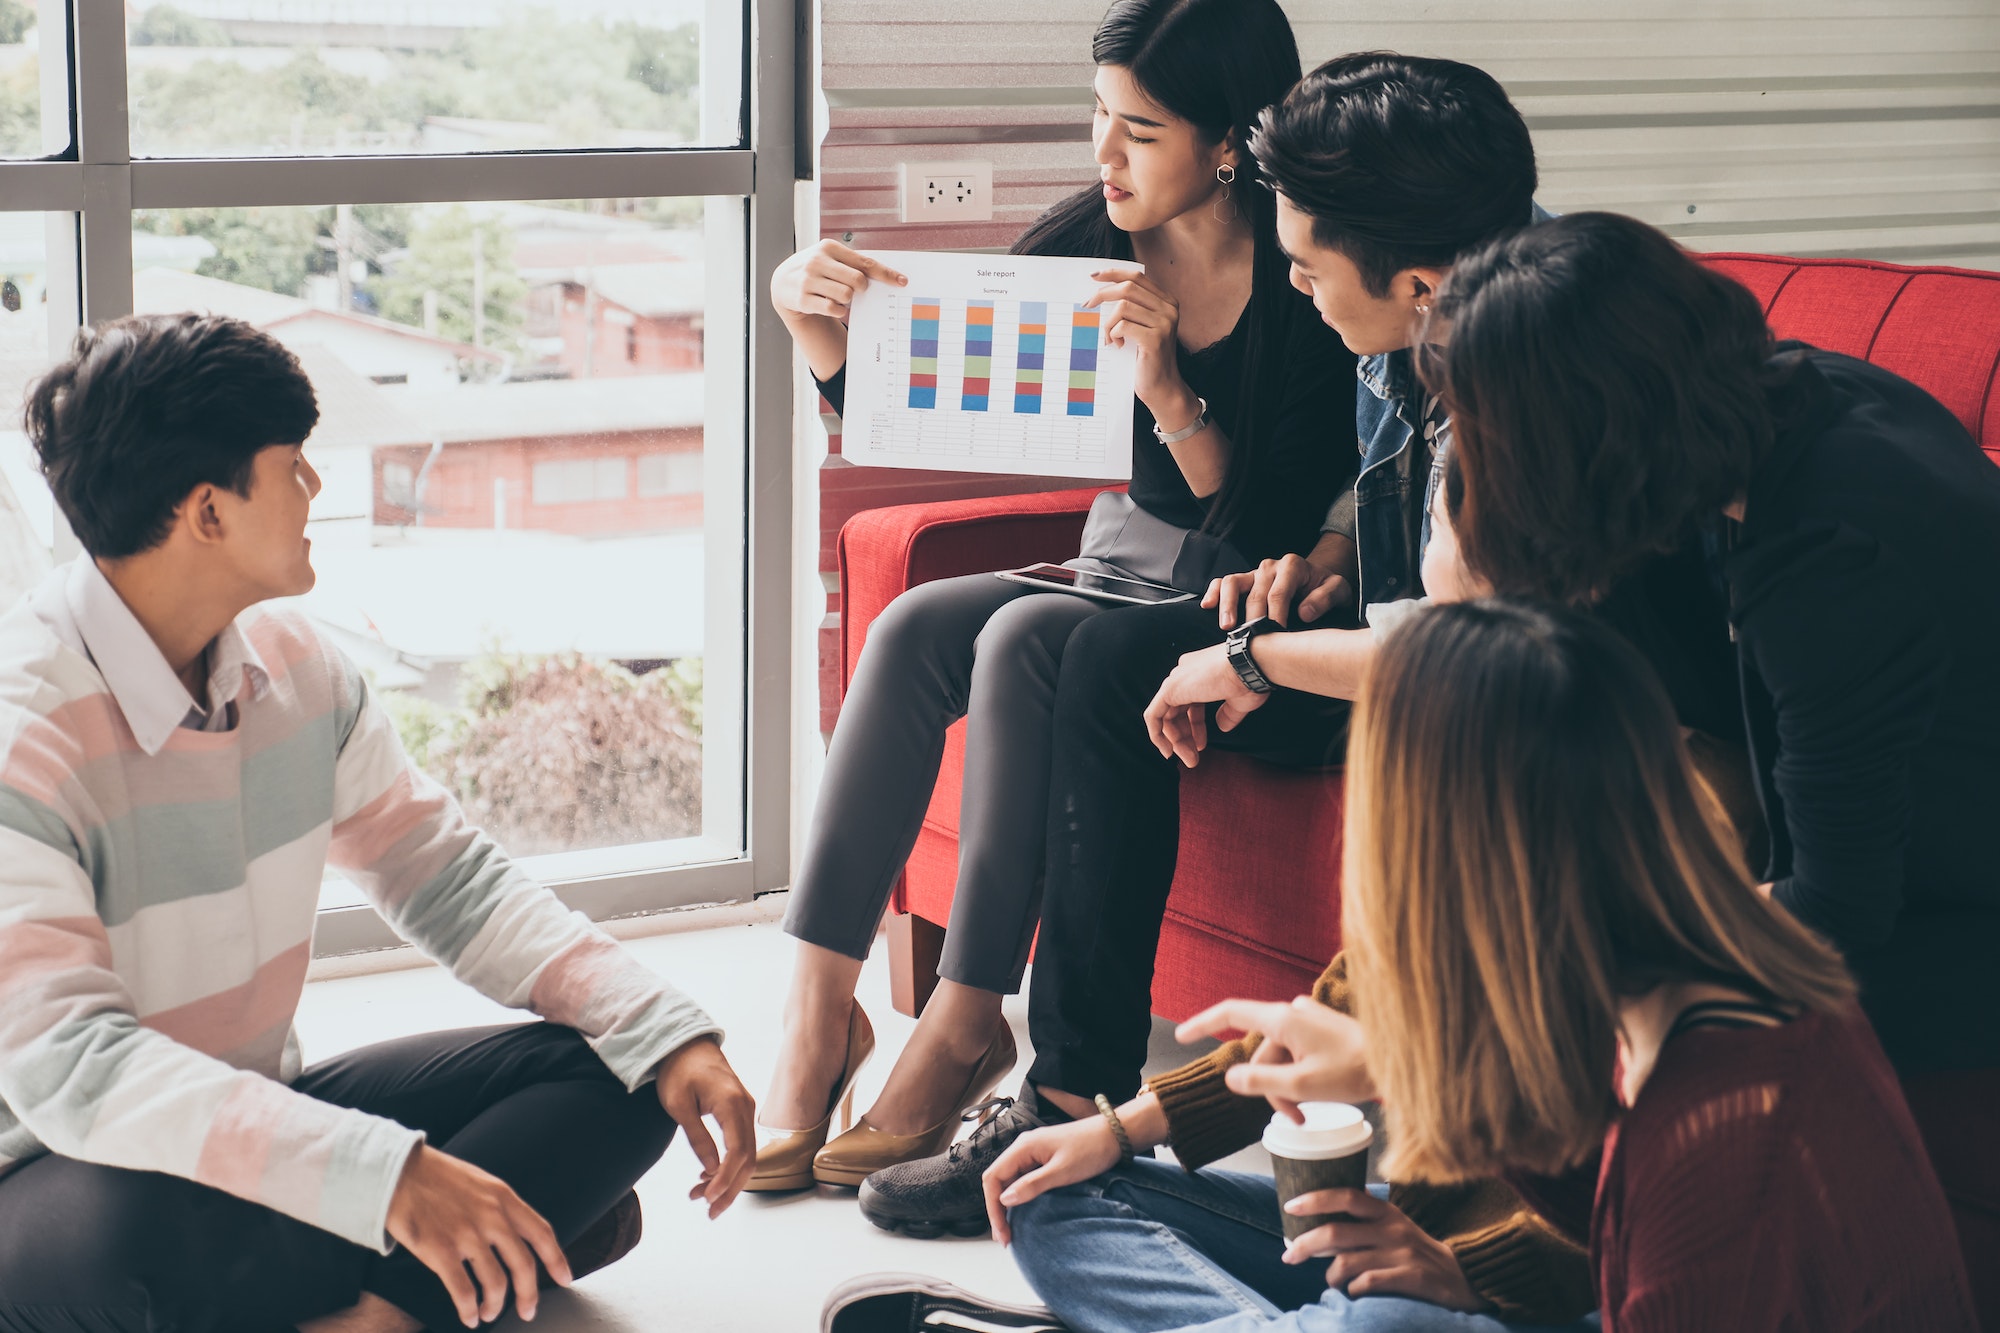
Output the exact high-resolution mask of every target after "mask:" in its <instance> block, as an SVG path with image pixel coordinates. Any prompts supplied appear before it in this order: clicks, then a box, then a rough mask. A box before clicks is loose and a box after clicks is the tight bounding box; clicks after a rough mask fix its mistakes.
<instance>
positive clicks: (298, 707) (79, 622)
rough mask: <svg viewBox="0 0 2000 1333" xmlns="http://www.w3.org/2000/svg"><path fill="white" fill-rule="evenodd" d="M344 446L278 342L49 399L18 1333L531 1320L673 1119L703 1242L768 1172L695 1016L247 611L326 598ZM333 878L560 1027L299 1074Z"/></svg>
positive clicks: (11, 1213)
mask: <svg viewBox="0 0 2000 1333" xmlns="http://www.w3.org/2000/svg"><path fill="white" fill-rule="evenodd" d="M318 416H319V411H318V407H317V405H316V403H315V401H314V397H313V391H312V386H311V385H310V383H308V382H307V380H306V377H305V374H304V372H303V371H302V370H301V369H300V367H299V363H298V361H297V360H296V359H295V358H294V357H293V356H292V354H291V353H290V352H289V351H287V350H286V349H285V348H284V347H283V346H281V345H280V344H279V343H277V342H276V341H274V340H273V339H271V338H270V337H268V336H267V335H265V334H262V333H259V332H257V331H256V330H254V329H252V328H251V327H250V326H249V325H247V324H243V323H241V322H238V321H235V320H228V319H220V318H214V317H206V316H194V315H177V316H153V317H146V318H135V319H127V320H121V321H118V322H116V323H112V324H109V325H106V326H104V327H101V328H98V329H94V330H87V331H85V332H84V333H83V334H82V335H81V336H80V337H79V338H78V341H77V346H76V351H75V354H74V356H73V357H72V358H71V359H70V360H69V361H67V362H65V363H64V364H62V365H60V366H58V367H57V368H56V369H55V370H53V371H52V372H50V374H49V375H48V376H47V377H46V378H44V379H43V380H42V381H41V382H40V383H39V384H38V385H37V386H36V387H35V388H34V389H33V391H32V392H31V393H30V395H29V399H28V406H27V430H28V435H29V438H30V440H31V441H32V442H33V443H34V446H35V448H36V450H37V451H38V452H39V454H40V458H41V465H42V469H43V472H44V474H45V475H46V476H47V478H48V481H49V485H50V488H51V489H52V490H53V491H54V493H55V497H56V501H57V503H58V504H59V505H61V507H62V510H63V513H64V515H65V516H66V517H67V518H68V520H69V522H70V525H71V527H72V528H73V529H74V530H75V532H76V534H77V537H78V539H79V540H80V541H81V542H82V544H83V547H84V550H85V552H86V555H85V556H84V557H82V558H80V559H78V560H76V561H74V562H73V563H71V564H69V565H67V566H65V567H63V568H61V569H58V570H57V571H55V573H54V574H52V575H51V576H50V577H49V579H48V580H47V581H46V582H45V583H44V584H43V585H42V586H41V587H40V588H39V589H37V590H36V591H35V592H33V593H31V594H30V595H29V596H28V597H26V598H24V599H23V600H22V601H21V602H20V603H18V604H17V605H16V606H15V607H14V608H13V609H12V610H11V611H10V612H8V613H7V614H6V615H5V616H4V617H0V867H4V869H0V1330H16V1329H30V1328H32V1329H42V1328H47V1327H54V1326H58V1325H59V1326H61V1327H63V1328H65V1329H85V1330H99V1329H102V1330H124V1329H134V1330H137V1329H151V1328H161V1327H174V1328H187V1329H210V1328H231V1327H246V1328H247V1327H266V1328H269V1327H281V1326H286V1325H300V1326H303V1327H305V1328H307V1329H309V1330H320V1331H324V1330H334V1329H338V1330H343V1331H346V1330H354V1331H355V1333H360V1331H362V1330H368V1331H371V1333H372V1331H373V1330H382V1331H383V1333H400V1331H402V1330H413V1329H416V1328H418V1327H420V1326H422V1327H429V1328H434V1329H435V1328H444V1327H449V1326H450V1325H451V1324H452V1323H453V1322H454V1321H456V1322H462V1323H463V1324H465V1325H466V1326H467V1327H476V1326H477V1325H478V1324H479V1322H480V1321H481V1320H493V1319H496V1318H498V1317H499V1316H500V1315H501V1314H502V1313H503V1312H504V1311H505V1310H506V1309H508V1308H510V1307H511V1308H513V1309H514V1310H516V1311H517V1312H518V1313H519V1314H521V1315H522V1316H523V1317H524V1318H532V1317H533V1315H534V1312H535V1306H536V1296H537V1287H538V1278H539V1277H540V1276H541V1274H540V1273H538V1267H539V1268H544V1269H546V1276H547V1277H548V1278H549V1279H551V1280H553V1281H554V1282H556V1283H559V1284H567V1283H568V1282H569V1281H571V1280H572V1278H573V1276H574V1275H575V1274H577V1273H579V1272H581V1271H585V1270H587V1269H588V1268H590V1267H593V1266H601V1264H602V1263H604V1262H608V1261H609V1259H610V1258H613V1257H616V1255H617V1254H618V1253H622V1252H623V1251H624V1250H628V1249H629V1248H630V1247H631V1245H632V1244H633V1243H635V1242H636V1239H637V1221H638V1215H637V1202H638V1201H637V1198H636V1197H635V1196H634V1195H632V1193H631V1190H632V1186H633V1184H634V1182H636V1181H637V1180H638V1179H639V1178H640V1177H641V1176H642V1175H644V1174H645V1172H646V1171H647V1170H648V1169H649V1168H651V1167H652V1165H653V1164H654V1163H655V1162H656V1161H658V1160H659V1157H660V1154H661V1153H662V1152H663V1151H665V1149H666V1146H667V1143H668V1141H669V1140H670V1139H671V1138H672V1136H673V1133H674V1130H675V1128H676V1126H679V1127H681V1128H683V1129H685V1130H686V1131H687V1134H688V1138H689V1142H690V1144H691V1146H692V1147H693V1148H694V1150H695V1153H696V1155H697V1156H698V1157H699V1158H700V1159H701V1161H702V1163H703V1168H704V1169H703V1172H702V1178H701V1182H700V1184H699V1185H697V1186H696V1188H695V1190H694V1192H693V1194H692V1195H691V1197H698V1198H702V1199H705V1200H706V1202H707V1205H708V1209H709V1213H710V1215H711V1216H714V1215H716V1214H718V1213H720V1212H721V1211H722V1210H723V1209H724V1208H727V1207H728V1206H729V1204H730V1203H731V1202H732V1201H733V1200H734V1199H735V1197H736V1194H737V1192H738V1191H739V1190H740V1189H741V1188H742V1186H743V1184H744V1181H745V1179H746V1178H747V1176H748V1174H749V1171H750V1169H751V1167H752V1165H753V1163H754V1144H753V1139H754V1131H753V1129H752V1122H753V1107H752V1103H751V1099H750V1096H749V1094H748V1093H746V1092H745V1091H744V1089H743V1086H742V1084H741V1083H739V1082H738V1081H737V1078H736V1075H735V1073H734V1072H733V1071H732V1070H731V1069H730V1067H729V1062H728V1061H727V1060H726V1059H725V1058H724V1056H723V1054H722V1051H721V1047H720V1040H721V1032H720V1030H719V1029H718V1028H717V1027H716V1025H715V1023H714V1022H713V1021H711V1020H710V1019H709V1017H708V1015H707V1014H705V1013H703V1012H702V1011H701V1009H700V1008H698V1007H697V1006H696V1005H695V1004H694V1003H693V1002H692V1001H690V1000H689V999H688V998H686V997H685V996H683V995H681V994H680V993H679V992H677V991H675V990H674V989H673V988H672V987H670V986H668V985H666V984H665V983H664V982H662V981H661V980H659V979H658V978H657V977H654V976H653V975H652V974H650V973H649V972H648V971H646V969H644V968H643V967H641V966H640V965H639V964H638V963H637V962H636V961H634V960H633V959H632V958H630V957H629V956H628V955H626V954H625V953H624V952H623V951H622V950H621V949H620V947H619V946H618V945H617V944H616V943H614V942H613V941H612V940H611V939H610V938H609V937H608V936H606V935H604V934H603V933H602V932H600V931H598V930H597V929H596V928H595V927H593V926H592V925H590V923H589V922H588V921H586V920H585V919H584V918H583V917H581V916H579V915H577V914H575V913H572V912H570V911H568V910H567V909H565V908H564V907H563V906H562V905H561V904H560V903H559V902H558V901H557V900H556V898H555V897H554V895H552V894H551V893H549V891H548V890H547V889H544V888H542V887H540V886H538V885H536V884H535V883H533V882H532V881H531V880H529V879H528V878H527V876H525V875H524V874H522V873H521V871H520V870H518V869H517V868H516V867H515V866H514V865H513V864H512V863H511V862H510V861H509V860H508V859H507V857H506V855H505V854H504V853H503V852H502V851H501V850H500V849H499V848H498V847H497V846H495V845H494V844H493V842H492V841H491V840H490V839H489V838H487V837H486V836H485V835H484V834H482V833H481V832H480V831H479V830H477V829H475V828H473V827H471V826H470V825H469V824H467V822H466V820H465V817H464V815H463V814H462V813H461V812H460V810H459V808H458V806H457V805H456V803H454V802H453V800H452V799H451V797H450V796H449V795H447V794H446V793H445V791H444V790H443V789H442V788H440V787H439V786H438V785H437V784H436V783H434V782H433V781H431V780H430V779H429V778H428V777H426V776H425V775H424V774H423V773H422V772H421V771H420V770H419V769H418V768H417V767H416V766H415V765H414V764H412V763H411V761H410V760H409V758H408V757H407V756H406V755H405V754H404V752H403V749H402V746H401V744H400V743H399V742H398V740H397V737H396V731H395V728H394V727H393V726H392V725H391V723H390V721H389V718H388V716H387V714H386V713H385V712H384V711H383V709H382V707H381V705H380V703H379V702H378V701H377V700H376V699H375V698H374V696H373V694H372V692H371V691H370V689H369V687H368V684H367V682H366V680H365V679H364V678H363V676H362V674H361V672H360V671H359V670H358V669H356V667H355V666H354V664H353V663H352V662H350V661H348V660H347V658H345V657H344V656H342V654H341V653H340V651H339V650H338V649H337V648H336V647H334V646H333V645H332V644H331V643H329V642H328V641H327V640H326V639H325V638H323V637H322V636H321V635H320V634H319V633H318V632H317V631H316V630H315V628H314V627H313V625H312V624H311V622H309V621H307V620H306V619H305V618H303V617H302V616H299V615H297V614H295V613H292V612H288V611H278V610H273V609H268V608H266V609H256V608H257V604H258V603H260V602H264V601H266V600H268V599H270V598H274V597H285V596H295V595H297V594H300V593H303V592H306V591H307V590H309V589H310V588H311V587H312V586H313V581H314V574H313V568H312V562H311V543H310V542H309V541H308V540H307V539H306V536H305V526H306V514H307V509H308V507H309V505H310V502H311V500H312V498H313V496H314V495H315V494H316V493H317V492H318V491H319V486H320V483H319V478H318V476H317V474H315V473H314V471H313V468H312V465H311V464H310V463H309V462H307V461H306V458H305V456H304V450H303V444H302V441H304V440H305V438H306V436H307V435H308V434H309V433H310V432H311V430H312V428H313V426H314V424H315V423H316V422H317V420H318ZM328 863H331V864H333V865H335V866H338V867H339V868H340V869H342V870H343V871H344V872H346V873H347V875H348V876H349V877H350V878H352V879H353V880H354V881H355V883H357V884H358V885H360V886H361V887H362V889H363V890H364V891H365V892H366V893H367V895H368V897H369V900H370V901H371V902H372V903H373V904H374V905H375V907H376V909H377V910H378V911H380V912H381V913H382V915H383V917H384V918H385V919H386V920H387V921H388V922H389V923H390V925H391V926H393V927H394V928H395V929H396V931H397V932H398V933H399V934H401V935H402V936H403V937H404V938H406V939H408V940H410V941H411V942H412V943H414V944H416V945H417V946H418V947H419V948H421V949H422V950H424V951H425V952H426V953H428V954H429V955H431V956H432V957H434V958H436V959H437V960H438V961H439V962H440V963H442V964H444V965H445V966H446V967H449V968H450V969H451V970H452V972H453V974H454V975H455V976H457V977H458V978H459V979H460V980H461V981H464V982H465V983H466V984H468V985H470V986H472V987H474V988H475V989H477V990H479V991H480V992H482V993H483V994H485V995H487V996H490V997H491V998H493V999H495V1000H498V1001H500V1002H502V1003H504V1004H507V1005H510V1006H515V1007H519V1008H526V1009H530V1010H532V1011H534V1012H535V1013H537V1014H539V1015H541V1017H542V1018H543V1019H544V1020H546V1021H544V1022H540V1023H528V1024H524V1025H519V1026H507V1027H496V1028H485V1029H479V1030H473V1031H460V1032H443V1033H432V1034H428V1035H424V1036H418V1037H412V1038H407V1039H405V1040H401V1041H394V1042H387V1043H384V1044H382V1045H378V1046H372V1047H368V1048H365V1049H362V1050H358V1051H353V1052H350V1053H348V1054H346V1055H343V1056H340V1057H338V1058H336V1059H333V1060H329V1061H326V1062H324V1063H322V1064H319V1065H316V1066H314V1067H313V1068H311V1069H307V1070H304V1071H303V1072H301V1069H300V1065H301V1058H300V1050H299V1044H298V1041H297V1038H296V1036H295V1034H294V1033H293V1031H292V1018H293V1014H294V1012H295V1011H296V1009H297V1007H298V1003H299V998H300V994H301V990H302V988H303V985H304V982H305V978H306V968H307V964H308V961H309V959H310V956H311V940H312V930H313V917H314V912H315V910H316V907H317V903H318V898H319V888H320V879H321V875H322V872H323V870H324V867H325V866H326V865H327V864H328ZM703 1116H712V1117H714V1118H715V1120H716V1121H717V1123H718V1124H719V1126H720V1127H721V1130H722V1137H723V1140H724V1142H725V1144H726V1145H727V1154H726V1156H725V1155H723V1154H719V1153H718V1152H717V1150H716V1147H715V1144H714V1140H713V1139H712V1138H711V1136H710V1134H709V1132H708V1131H707V1130H706V1129H704V1128H703V1126H702V1117H703ZM510 1289H511V1297H512V1299H511V1300H510V1299H509V1297H510Z"/></svg>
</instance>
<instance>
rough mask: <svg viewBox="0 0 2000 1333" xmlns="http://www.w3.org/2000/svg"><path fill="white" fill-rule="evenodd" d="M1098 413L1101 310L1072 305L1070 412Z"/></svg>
mask: <svg viewBox="0 0 2000 1333" xmlns="http://www.w3.org/2000/svg"><path fill="white" fill-rule="evenodd" d="M1096 412H1097V312H1096V311H1095V310H1085V309H1084V308H1083V307H1082V306H1080V305H1078V306H1071V307H1070V316H1069V414H1070V415H1071V416H1073V417H1088V416H1094V415H1096Z"/></svg>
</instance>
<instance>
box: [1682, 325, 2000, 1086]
mask: <svg viewBox="0 0 2000 1333" xmlns="http://www.w3.org/2000/svg"><path fill="white" fill-rule="evenodd" d="M1780 356H1781V358H1783V357H1791V358H1796V359H1797V361H1798V364H1797V366H1796V369H1795V370H1794V371H1793V372H1792V373H1791V374H1790V375H1789V376H1787V377H1783V378H1781V379H1780V381H1779V382H1778V387H1777V388H1775V389H1774V391H1773V405H1774V408H1775V410H1776V412H1777V414H1778V436H1777V439H1776V442H1775V444H1774V446H1773V448H1772V450H1771V452H1770V454H1769V455H1768V456H1767V457H1766V458H1765V459H1764V460H1763V461H1762V463H1761V464H1760V465H1759V466H1758V467H1757V468H1756V469H1755V471H1754V473H1753V475H1752V478H1751V482H1750V487H1749V494H1748V499H1747V506H1746V511H1745V515H1744V522H1743V524H1742V525H1741V527H1740V528H1739V529H1737V530H1736V531H1735V532H1734V533H1733V534H1729V535H1731V536H1733V538H1734V541H1733V546H1734V549H1733V550H1729V551H1727V552H1726V553H1725V554H1723V555H1722V557H1721V569H1722V573H1723V576H1724V577H1725V579H1726V581H1727V585H1728V593H1729V600H1730V616H1731V620H1732V622H1733V624H1734V625H1735V627H1736V635H1737V639H1738V643H1739V661H1740V666H1741V671H1742V677H1743V694H1744V718H1745V723H1746V726H1747V728H1748V732H1749V740H1750V747H1751V753H1752V757H1753V760H1754V762H1755V766H1756V770H1757V776H1758V780H1759V785H1760V787H1761V790H1762V795H1763V798H1764V804H1765V812H1766V814H1767V816H1768V817H1769V822H1770V826H1771V843H1772V856H1771V865H1770V867H1769V871H1768V877H1769V878H1771V879H1773V880H1774V881H1775V884H1776V888H1775V895H1776V897H1777V898H1778V900H1779V901H1781V902H1782V903H1784V904H1785V906H1787V907H1788V908H1790V909H1791V910H1792V911H1793V912H1794V913H1795V914H1796V915H1797V916H1798V917H1799V918H1800V919H1801V920H1802V921H1804V922H1805V923H1806V924H1808V925H1810V926H1812V927H1813V928H1814V929H1816V930H1818V931H1819V932H1821V933H1822V934H1824V935H1825V936H1826V937H1827V938H1829V939H1831V940H1832V941H1833V942H1834V943H1835V944H1837V945H1839V946H1840V948H1841V949H1842V951H1843V952H1844V953H1845V954H1846V956H1847V959H1848V962H1849V964H1850V965H1851V966H1852V967H1853V969H1854V971H1855V974H1856V975H1857V977H1858V978H1859V979H1860V982H1861V986H1862V1003H1863V1005H1864V1007H1865V1008H1866V1009H1867V1011H1868V1013H1869V1016H1870V1017H1871V1018H1872V1019H1873V1020H1874V1023H1875V1027H1876V1030H1877V1032H1878V1033H1879V1034H1880V1036H1881V1038H1882V1044H1883V1046H1884V1047H1885V1048H1886V1049H1887V1051H1888V1053H1889V1055H1890V1058H1891V1059H1892V1060H1893V1061H1894V1062H1895V1063H1896V1064H1897V1066H1898V1067H1899V1068H1900V1069H1901V1070H1902V1071H1903V1072H1905V1073H1912V1072H1918V1071H1922V1070H1927V1069H1940V1068H1946V1069H1949V1068H1960V1069H1963V1068H1979V1067H1995V1066H2000V468H1996V467H1994V465H1993V463H1992V462H1991V461H1990V460H1988V459H1987V458H1986V457H1985V456H1984V455H1983V454H1982V453H1981V452H1980V450H1979V448H1978V446H1977V445H1975V444H1974V443H1973V441H1972V438H1971V437H1970V436H1969V435H1968V434H1967V433H1966V431H1965V428H1964V427H1963V426H1961V425H1960V424H1959V422H1958V420H1957V418H1955V417H1954V416H1953V415H1952V414H1951V413H1950V412H1949V411H1948V410H1946V409H1945V407H1944V406H1943V405H1941V404H1940V403H1938V402H1937V400H1936V399H1934V398H1932V397H1931V396H1930V395H1929V394H1927V393H1925V392H1924V391H1923V390H1922V389H1919V388H1918V387H1917V386H1915V385H1913V384H1911V383H1909V382H1908V381H1906V380H1903V379H1900V378H1898V377H1897V376H1895V375H1892V374H1890V373H1889V372H1887V371H1885V370H1880V369H1877V368H1876V367H1874V366H1871V365H1869V364H1867V363H1866V362H1863V361H1857V360H1855V359H1853V358H1851V357H1845V356H1839V355H1836V354H1834V353H1831V352H1822V351H1817V350H1813V349H1801V348H1799V347H1797V345H1792V346H1791V347H1790V348H1789V349H1787V350H1785V351H1781V353H1780ZM1774 364H1775V363H1774Z"/></svg>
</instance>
